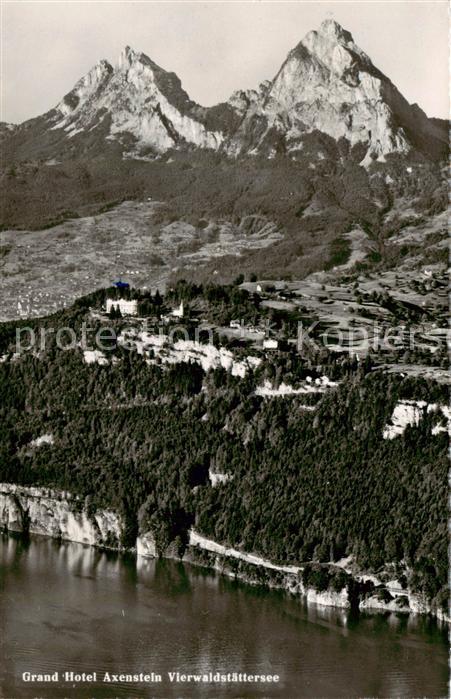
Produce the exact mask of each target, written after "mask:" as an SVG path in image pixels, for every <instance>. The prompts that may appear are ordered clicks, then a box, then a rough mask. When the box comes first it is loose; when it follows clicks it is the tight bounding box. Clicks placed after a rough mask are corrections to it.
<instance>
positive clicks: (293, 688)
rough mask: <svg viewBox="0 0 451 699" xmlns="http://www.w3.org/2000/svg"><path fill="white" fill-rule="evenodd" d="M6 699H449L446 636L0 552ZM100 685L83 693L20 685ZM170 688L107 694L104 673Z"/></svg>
mask: <svg viewBox="0 0 451 699" xmlns="http://www.w3.org/2000/svg"><path fill="white" fill-rule="evenodd" d="M0 586H1V587H0V593H1V596H0V624H1V630H0V634H1V636H0V696H1V697H4V698H7V699H21V698H22V697H43V698H45V699H47V698H51V697H94V698H95V699H97V698H104V697H168V698H169V697H209V698H210V697H211V698H212V699H216V698H217V697H218V698H219V697H284V698H285V699H297V698H298V697H299V698H302V697H346V698H347V697H363V696H365V697H419V696H422V697H437V696H447V679H448V671H447V636H446V631H445V630H443V629H441V628H440V627H438V626H437V624H436V623H435V622H434V621H432V620H431V619H428V618H424V617H414V616H408V615H398V616H396V615H381V614H375V615H370V614H365V615H359V616H355V615H351V614H349V613H348V612H344V611H340V610H335V609H326V608H317V607H313V606H310V607H308V606H307V605H305V604H304V603H302V602H301V601H300V600H299V599H295V598H292V597H290V596H288V595H287V594H285V593H282V592H274V591H271V592H269V591H264V590H259V589H255V588H252V587H249V586H246V585H244V584H241V583H235V582H233V581H231V580H229V579H227V578H224V577H221V576H219V575H217V574H214V573H210V572H207V571H205V570H203V569H200V568H195V567H191V566H189V565H186V564H180V563H176V562H173V561H154V560H145V559H138V561H136V559H134V558H133V557H124V556H118V555H113V554H107V553H104V552H100V551H98V550H95V549H93V548H89V547H84V546H81V545H79V544H72V543H64V544H61V543H58V542H55V541H52V540H48V539H38V538H35V539H32V540H31V541H30V542H24V541H23V540H20V539H15V538H11V537H7V536H3V537H2V538H1V540H0ZM27 671H28V672H32V673H44V672H45V673H54V672H58V673H59V676H60V677H61V676H62V674H63V673H64V672H65V671H74V672H77V673H82V672H86V673H91V672H97V677H98V681H97V682H96V683H93V684H88V685H82V684H76V685H75V686H74V685H73V683H70V682H68V683H66V682H61V681H60V682H59V683H58V684H49V683H44V684H30V683H25V682H23V680H22V673H24V672H27ZM177 671H179V672H181V673H199V672H209V671H211V672H217V671H219V672H247V673H259V674H273V675H274V674H277V675H279V676H280V682H279V683H278V684H274V685H272V686H271V688H270V689H268V686H264V685H261V684H258V685H256V684H225V685H221V684H217V683H215V684H201V685H198V684H196V685H194V686H193V685H191V684H189V685H188V684H171V683H170V682H169V681H168V679H167V673H168V672H177ZM105 672H110V673H116V674H117V673H121V672H122V673H139V672H145V673H151V672H154V673H156V674H160V675H161V676H162V682H161V683H149V684H135V683H131V684H130V683H124V682H122V683H114V684H105V683H103V682H102V681H101V680H102V678H103V673H105Z"/></svg>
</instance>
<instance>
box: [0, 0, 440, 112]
mask: <svg viewBox="0 0 451 699" xmlns="http://www.w3.org/2000/svg"><path fill="white" fill-rule="evenodd" d="M0 2H1V15H2V16H1V37H0V38H1V61H0V77H1V101H0V120H1V121H8V122H12V123H19V122H22V121H24V120H26V119H29V118H31V117H34V116H38V115H39V114H42V113H44V112H46V111H48V110H49V109H51V108H52V107H53V106H55V105H56V104H57V103H58V102H59V100H60V99H61V97H62V96H63V95H65V94H66V93H67V92H69V91H70V90H71V89H72V87H73V85H74V84H75V82H76V81H77V80H78V79H79V78H80V77H81V76H82V75H84V74H85V73H87V72H88V70H89V69H90V68H91V67H92V66H93V65H95V63H97V62H98V61H99V60H100V59H102V58H106V59H107V60H109V61H110V62H111V63H113V64H115V63H116V61H117V58H118V56H119V54H120V52H121V50H122V49H123V47H124V46H125V45H130V46H131V47H133V48H134V49H136V50H139V51H143V52H144V53H146V54H147V55H148V56H150V58H152V60H154V61H155V62H156V63H158V64H159V65H160V66H161V67H162V68H165V69H166V70H172V71H175V72H176V73H177V75H178V76H179V78H180V79H181V81H182V84H183V87H184V88H185V90H186V91H187V92H188V94H189V95H190V97H191V99H193V100H195V101H196V102H198V103H200V104H202V105H205V106H210V105H212V104H216V103H217V102H221V101H224V100H226V99H228V98H229V96H230V95H231V93H232V92H233V91H234V90H236V89H245V88H253V87H256V86H257V85H258V84H259V83H260V82H261V81H262V80H265V79H270V78H272V77H274V75H275V74H276V72H277V70H278V69H279V67H280V65H281V64H282V62H283V60H284V59H285V57H286V55H287V53H288V51H289V50H290V49H291V48H293V47H294V46H295V45H296V44H297V43H298V42H299V41H300V40H301V39H302V38H303V37H304V35H305V34H306V33H307V32H308V31H310V30H311V29H316V28H317V27H318V26H319V24H320V23H321V22H322V21H323V20H324V19H326V18H329V17H332V18H334V19H335V20H336V21H337V22H339V23H340V24H342V25H343V26H344V27H345V29H348V30H349V31H350V32H351V33H352V34H353V36H354V41H355V42H356V43H357V44H358V45H359V46H360V48H362V49H363V50H364V51H365V52H366V53H367V54H369V56H370V57H371V59H372V60H373V63H374V64H375V65H376V66H377V67H378V68H379V69H380V70H382V72H384V73H385V74H386V75H387V76H388V77H389V78H390V79H391V80H392V82H393V83H394V84H395V85H396V86H397V87H398V89H399V90H400V91H401V92H402V94H403V95H404V96H405V97H406V98H407V99H408V100H409V102H417V103H418V104H419V105H420V107H422V109H424V111H425V112H426V113H427V114H428V115H429V116H435V117H442V118H448V116H449V96H448V5H447V1H446V0H432V1H430V2H423V1H417V0H401V1H399V0H385V1H379V0H377V1H374V0H358V1H356V0H354V2H347V1H345V0H336V1H335V2H314V1H313V2H312V1H308V2H307V1H304V2H302V1H299V2H298V1H296V0H294V1H293V0H288V1H285V0H274V1H265V0H257V1H252V0H250V1H241V0H239V1H233V0H226V1H223V2H216V1H214V0H209V1H206V2H202V0H201V1H197V2H191V1H190V0H181V1H176V2H172V1H171V2H167V1H166V2H152V1H150V0H146V1H142V2H135V1H133V0H128V1H111V0H98V1H96V0H84V1H83V2H80V1H79V0H76V1H73V0H57V1H55V0H53V1H50V0H45V1H41V0H14V1H10V0H0Z"/></svg>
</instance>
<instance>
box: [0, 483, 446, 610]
mask: <svg viewBox="0 0 451 699" xmlns="http://www.w3.org/2000/svg"><path fill="white" fill-rule="evenodd" d="M1 529H3V530H4V531H7V532H15V533H27V534H38V535H41V536H49V537H52V538H56V539H62V540H63V541H74V542H76V543H80V544H88V545H90V546H103V547H108V548H113V549H116V550H120V549H121V543H120V542H121V534H122V531H123V522H122V521H121V518H120V517H119V516H118V515H116V514H115V513H114V512H111V511H109V510H103V509H102V510H96V511H95V512H89V508H87V507H86V503H84V502H83V501H82V500H80V499H79V498H77V497H74V496H72V495H71V494H70V493H65V492H59V491H52V490H50V489H47V488H36V487H24V486H19V485H14V484H11V483H1V484H0V530H1ZM136 553H137V555H138V556H142V557H144V558H146V557H150V558H154V557H157V556H158V551H157V547H156V543H155V538H154V536H153V534H152V532H146V533H144V534H141V536H139V537H138V538H137V540H136ZM164 556H165V558H174V559H178V560H180V553H179V551H178V550H177V548H176V545H175V543H174V542H173V543H171V544H170V545H169V546H168V548H167V550H166V551H165V552H164ZM182 560H183V561H187V562H189V563H192V564H194V565H203V566H207V567H209V568H212V569H215V570H217V571H218V572H220V573H221V574H224V575H228V576H232V577H237V578H240V579H242V580H244V581H245V582H248V583H250V584H266V585H268V586H269V587H275V588H283V589H286V590H288V591H289V592H291V593H292V594H295V595H301V596H303V597H304V598H305V599H306V600H307V602H310V603H313V604H319V605H322V606H332V607H341V608H350V607H351V606H356V605H357V606H359V607H360V608H361V609H369V610H384V611H393V612H399V611H412V612H414V613H420V614H427V613H431V608H430V606H429V605H428V603H427V601H426V600H424V599H422V598H420V597H419V596H417V595H413V594H411V595H408V605H407V607H406V608H402V609H400V607H399V605H398V604H397V603H396V599H393V601H391V602H383V601H382V600H381V599H379V598H378V597H377V596H371V597H364V598H363V599H358V597H357V598H355V599H354V598H353V599H352V600H351V599H350V596H349V594H348V591H347V589H346V588H343V589H342V590H339V591H336V590H332V589H328V590H322V591H317V590H315V589H313V588H310V587H306V586H305V585H304V584H303V583H302V580H301V577H300V575H299V571H300V570H301V569H297V568H295V567H293V566H276V565H274V564H273V563H271V562H269V561H265V560H264V559H261V558H260V557H258V556H255V555H253V554H247V553H244V552H240V551H236V550H234V549H227V548H226V547H225V546H223V545H221V544H217V543H216V542H213V541H210V540H208V539H205V538H204V537H202V536H200V535H198V534H197V533H196V532H193V531H191V532H190V535H189V544H188V546H187V548H186V551H185V554H184V555H183V557H182ZM262 576H263V577H262ZM406 599H407V593H406ZM434 614H435V615H436V616H437V618H439V619H442V620H444V621H449V619H448V617H446V616H445V615H444V614H443V613H441V612H440V610H435V611H434Z"/></svg>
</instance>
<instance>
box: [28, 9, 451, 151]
mask: <svg viewBox="0 0 451 699" xmlns="http://www.w3.org/2000/svg"><path fill="white" fill-rule="evenodd" d="M23 127H24V128H23V129H22V131H21V133H20V134H19V137H20V138H21V139H22V140H23V139H25V140H29V141H30V143H31V141H32V140H33V134H35V140H36V139H38V138H39V140H40V141H42V140H43V139H44V142H46V143H47V142H48V143H51V144H52V149H53V150H52V153H53V154H55V153H56V152H64V151H65V152H66V154H67V152H69V153H71V154H73V152H74V148H73V143H74V142H73V140H72V139H74V138H75V137H78V138H79V139H82V140H83V139H84V141H83V143H82V141H80V144H81V145H83V144H84V146H85V147H86V144H89V148H91V149H92V148H93V143H94V144H95V148H97V150H98V149H99V147H101V143H103V144H104V145H103V147H105V144H106V143H110V144H111V143H112V142H113V143H115V144H119V146H120V148H121V149H122V151H123V152H127V153H128V154H129V155H130V153H131V154H134V155H139V154H140V153H141V154H142V153H147V154H148V153H149V152H152V153H153V154H158V153H163V152H165V151H167V150H169V149H183V148H199V149H211V150H214V151H222V152H225V153H227V154H229V155H236V154H239V153H251V154H255V153H259V154H262V155H266V156H268V157H272V156H274V155H275V154H276V153H286V154H289V155H290V157H292V158H296V156H297V154H298V153H299V152H300V151H301V150H302V148H303V139H304V138H305V137H306V135H308V134H310V133H312V132H318V131H319V132H322V133H324V134H327V135H328V136H330V137H332V138H333V139H335V140H338V139H341V138H344V139H347V141H348V142H349V143H350V145H351V146H353V145H355V144H363V145H364V146H365V150H366V155H365V156H364V159H363V163H364V164H365V165H366V164H369V163H371V161H372V160H374V159H379V160H383V159H384V158H385V156H386V155H387V154H389V153H407V152H409V151H411V150H412V149H414V150H419V151H421V152H423V153H424V154H425V155H426V156H427V157H430V156H432V157H436V156H437V157H438V156H439V155H440V153H442V152H444V151H445V150H446V147H447V141H448V136H447V130H446V128H444V124H440V122H439V121H438V120H434V119H428V118H427V116H426V115H425V114H424V112H422V111H421V109H420V108H419V107H418V106H417V105H410V104H409V103H408V102H407V101H406V100H405V99H404V98H403V97H402V95H401V94H400V93H399V91H398V90H397V89H396V87H395V86H394V85H393V84H392V83H391V82H390V80H389V79H388V78H387V77H386V76H385V75H383V74H382V73H381V72H380V71H379V70H378V69H377V68H376V67H375V66H374V65H373V63H372V62H371V60H370V58H369V57H368V56H367V55H366V54H365V53H364V52H363V51H362V50H361V49H360V48H359V47H358V46H357V45H356V44H355V42H354V39H353V37H352V36H351V34H350V33H349V32H348V31H346V30H344V29H343V28H342V27H341V26H340V25H339V24H338V23H337V22H335V21H333V20H326V21H324V22H323V23H322V24H321V26H320V27H319V29H318V30H317V31H311V32H309V33H308V34H307V35H306V36H305V37H304V39H303V40H302V41H300V43H299V44H298V45H297V46H296V47H295V48H294V49H293V50H292V51H290V53H289V54H288V56H287V58H286V60H285V61H284V63H283V65H282V67H281V68H280V70H279V71H278V73H277V75H276V76H275V77H274V79H273V80H271V81H269V80H268V81H264V82H263V83H262V84H261V85H260V87H259V88H258V89H256V90H247V91H238V92H236V93H234V94H233V95H232V97H231V98H230V100H229V101H228V102H227V103H224V104H220V105H216V106H215V107H211V108H204V107H201V106H200V105H198V104H196V103H195V102H193V101H192V100H191V99H190V98H189V96H188V95H187V93H186V92H185V91H184V90H183V88H182V85H181V82H180V80H179V78H178V77H177V75H175V73H171V72H168V71H166V70H164V69H163V68H161V67H160V66H158V65H157V64H156V63H154V62H153V61H152V60H151V59H150V58H148V57H147V56H146V55H144V54H143V53H140V52H137V51H134V50H133V49H131V48H130V47H126V48H125V49H124V51H123V52H122V53H121V55H120V57H119V61H118V63H117V65H116V66H114V67H113V66H112V65H110V64H109V63H108V61H105V60H103V61H100V62H99V63H98V64H97V65H96V66H94V68H92V70H90V71H89V73H88V74H87V75H86V76H84V77H83V78H82V79H81V80H80V81H79V82H78V83H77V84H76V85H75V87H74V88H73V89H72V90H71V92H69V93H68V94H67V95H66V96H65V97H64V98H63V100H62V101H61V102H60V103H59V104H58V105H57V106H56V107H55V108H54V109H53V110H51V111H50V112H48V113H47V114H46V115H44V116H43V117H40V118H38V119H37V120H32V121H31V122H26V123H25V124H24V125H23ZM21 128H22V127H20V129H21ZM20 129H19V130H20ZM48 132H50V133H51V134H52V137H51V138H50V139H49V134H48ZM53 132H55V133H53ZM16 135H17V134H16ZM30 139H31V140H30ZM30 147H32V148H34V149H35V150H36V146H31V145H30V146H29V147H28V150H29V149H30ZM75 150H77V149H75ZM71 157H72V155H71Z"/></svg>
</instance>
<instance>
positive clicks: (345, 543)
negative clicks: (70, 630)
mask: <svg viewBox="0 0 451 699" xmlns="http://www.w3.org/2000/svg"><path fill="white" fill-rule="evenodd" d="M218 293H219V292H218ZM228 293H230V294H232V293H233V290H232V289H231V290H230V291H229V292H228ZM89 302H92V298H90V299H89ZM87 306H88V302H87V301H80V302H79V303H78V304H76V305H75V306H74V307H72V308H71V309H69V310H67V311H64V312H61V313H60V314H57V315H56V316H53V317H52V318H50V319H46V320H43V321H40V323H41V324H44V325H45V324H46V323H48V324H51V323H52V324H53V327H55V321H56V322H57V323H60V324H61V325H62V324H63V323H64V324H67V323H68V322H69V321H70V322H71V323H72V326H73V327H77V325H79V324H81V322H82V321H83V319H84V318H85V316H86V310H87ZM115 322H120V321H115ZM57 327H58V325H57ZM14 333H15V324H14V323H10V324H4V325H2V326H0V340H1V345H2V346H3V349H5V348H6V346H7V345H8V342H10V341H11V340H12V339H13V337H14ZM113 353H114V356H115V359H116V361H115V363H110V364H109V365H107V366H102V365H99V364H86V363H85V362H84V360H83V353H82V351H81V350H80V349H75V350H71V351H62V350H60V349H58V348H57V347H56V346H55V343H54V342H52V341H50V342H49V343H48V344H47V346H46V349H45V351H42V352H41V353H40V354H39V356H35V355H34V354H33V353H24V354H23V355H22V356H21V357H19V358H16V359H15V360H10V359H8V360H7V361H4V362H2V363H0V416H1V420H0V480H1V481H6V482H15V483H21V484H26V485H30V484H37V485H46V486H52V487H55V488H60V489H66V490H69V491H72V492H74V493H76V494H78V495H80V496H82V498H84V499H85V503H86V505H87V506H88V510H90V511H91V512H92V511H94V510H95V508H97V507H110V508H114V509H115V510H116V511H118V512H120V513H121V514H122V515H123V517H124V519H125V521H126V523H127V526H126V529H125V531H124V536H123V542H122V543H123V544H124V545H130V544H132V543H133V542H134V538H135V537H136V535H137V533H138V531H139V529H140V528H141V530H143V531H145V530H147V529H148V528H152V530H153V531H154V532H155V534H156V538H157V543H158V545H159V546H160V547H161V548H162V549H163V548H164V547H165V546H166V545H167V544H168V543H169V542H170V541H173V540H175V539H177V538H178V540H179V542H180V544H181V545H183V542H184V541H185V539H186V533H187V530H188V528H189V527H190V526H194V527H195V528H196V529H197V530H198V531H199V532H201V533H203V534H205V535H206V536H210V537H212V538H214V539H216V540H217V541H219V542H223V543H227V544H230V545H233V546H235V547H238V548H243V549H244V550H246V551H255V552H258V553H259V554H261V555H263V556H265V557H268V558H270V559H271V560H273V561H277V562H290V563H305V562H308V561H311V562H323V561H324V562H326V561H336V560H338V559H339V558H341V557H342V556H344V555H348V554H353V555H354V557H355V559H356V560H357V561H358V563H359V564H360V566H361V567H362V568H364V569H367V570H374V571H377V570H380V569H381V568H382V567H383V566H384V565H386V564H387V563H396V564H398V565H399V569H400V571H408V573H409V576H410V578H409V584H410V586H411V587H412V589H415V590H418V591H422V592H424V593H425V594H426V595H427V596H428V598H429V599H431V600H434V601H435V603H436V604H440V605H443V604H445V600H446V585H447V528H446V514H445V513H446V506H445V503H446V497H447V469H448V463H447V445H448V436H447V433H446V432H442V433H439V434H437V435H434V436H432V435H431V430H432V427H433V425H434V424H436V423H437V421H438V419H439V417H438V415H437V413H435V412H434V411H432V412H430V413H427V414H425V415H424V418H423V419H422V420H421V422H420V424H419V425H418V426H417V427H415V428H410V427H407V428H406V430H405V432H404V434H402V435H400V436H399V437H396V438H395V439H393V440H384V439H382V431H383V428H384V426H385V424H386V423H387V421H388V420H389V419H390V416H391V414H392V412H393V408H394V407H395V405H396V403H397V401H398V400H399V399H402V398H404V399H411V398H415V399H423V400H426V401H428V402H429V403H438V404H443V403H447V401H448V395H447V389H446V387H444V386H440V385H439V384H436V383H433V382H430V381H425V380H423V379H414V378H405V377H402V376H401V375H388V374H385V373H383V372H381V371H377V372H374V371H372V370H371V363H370V362H366V363H361V364H359V363H358V362H350V361H349V360H346V359H343V358H340V357H337V356H335V355H328V354H327V352H325V351H323V352H322V354H321V356H318V357H316V358H315V357H313V358H312V357H311V356H309V357H303V356H301V355H300V354H297V353H295V352H294V351H293V350H287V351H286V352H281V353H277V354H274V355H272V356H271V357H266V359H264V361H263V362H262V364H261V365H260V366H259V367H258V368H257V369H255V371H253V372H252V371H251V372H249V373H248V374H247V375H246V377H245V378H238V377H235V376H232V375H231V373H230V372H228V371H226V370H225V369H220V368H219V369H215V370H210V371H208V372H207V373H205V372H204V371H203V370H202V369H201V367H200V366H199V365H197V364H194V363H183V362H182V363H179V364H175V365H171V366H166V367H164V366H158V365H149V364H148V363H146V361H145V359H144V358H143V357H142V356H141V355H138V354H137V353H136V352H133V351H127V350H125V349H124V348H121V347H114V348H113ZM323 372H324V373H326V374H328V375H329V376H330V377H331V378H334V379H335V380H337V381H338V382H339V383H338V386H337V387H336V388H333V389H331V390H329V391H328V392H326V393H325V394H322V395H320V396H316V397H315V409H314V410H306V409H305V405H306V403H307V402H308V401H306V398H305V396H303V395H295V396H291V397H286V398H272V399H264V398H262V397H260V396H258V395H256V394H255V389H256V387H257V386H259V385H261V384H262V382H263V381H264V380H265V379H270V380H271V381H272V382H273V383H275V384H276V385H277V384H278V383H280V382H281V381H285V382H287V383H290V382H291V383H296V381H299V380H301V379H302V378H303V377H305V376H306V375H307V374H310V375H313V376H315V375H319V374H320V373H323ZM310 403H312V401H310ZM310 407H313V405H311V406H310ZM44 434H51V435H52V436H53V439H54V443H53V444H42V445H41V446H39V447H36V446H33V445H32V442H33V440H35V439H36V438H38V437H39V436H41V435H44ZM209 469H212V470H213V471H215V472H219V473H225V474H228V475H229V476H230V478H229V480H228V481H227V482H225V483H223V484H221V485H217V486H215V487H212V485H211V483H210V480H209Z"/></svg>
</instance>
